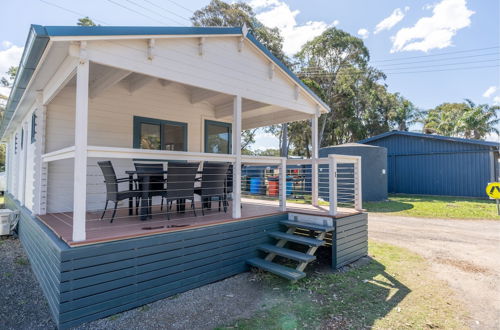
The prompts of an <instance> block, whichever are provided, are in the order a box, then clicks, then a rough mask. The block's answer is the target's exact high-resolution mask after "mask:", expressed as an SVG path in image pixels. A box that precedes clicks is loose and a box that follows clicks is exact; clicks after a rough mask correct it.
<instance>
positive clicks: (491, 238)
mask: <svg viewBox="0 0 500 330" xmlns="http://www.w3.org/2000/svg"><path fill="white" fill-rule="evenodd" d="M368 228H369V237H370V239H373V240H379V241H383V242H387V243H390V244H394V245H398V246H401V247H405V248H408V249H410V250H411V251H414V252H416V253H418V254H420V255H422V256H423V257H425V258H427V259H428V260H429V261H430V262H431V263H432V268H433V270H434V271H435V274H436V276H437V277H438V278H440V279H442V280H445V281H447V282H448V283H449V284H450V286H451V287H452V288H453V289H454V290H455V291H456V292H457V298H458V299H460V300H462V301H463V302H464V304H465V306H466V307H467V308H468V309H469V311H470V313H471V316H472V317H473V319H472V320H471V327H472V328H475V329H500V221H487V220H484V221H483V220H440V219H422V218H409V217H399V216H386V215H381V214H373V213H372V214H370V215H369V225H368Z"/></svg>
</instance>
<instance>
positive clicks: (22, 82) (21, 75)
mask: <svg viewBox="0 0 500 330" xmlns="http://www.w3.org/2000/svg"><path fill="white" fill-rule="evenodd" d="M244 30H245V29H244V28H243V27H173V26H41V25H31V27H30V31H29V34H28V39H27V40H26V45H25V47H24V51H23V55H22V57H21V62H20V65H19V69H18V72H17V75H16V79H15V80H14V84H13V86H12V89H11V92H10V96H9V99H8V102H7V106H6V108H5V112H4V117H3V119H2V122H1V123H0V137H3V134H4V132H5V129H6V128H7V125H8V123H9V122H10V120H11V119H12V117H13V115H14V112H15V111H16V109H17V106H18V105H19V101H20V100H21V98H22V96H23V95H24V92H25V90H26V87H27V86H28V84H29V82H30V80H31V78H32V76H33V73H34V71H35V69H36V67H37V66H38V63H39V61H40V58H41V57H42V55H43V53H44V51H45V48H46V46H47V43H48V42H49V39H50V38H51V37H64V36H66V37H81V36H142V35H144V36H152V35H242V34H244ZM246 37H247V39H248V40H250V41H251V42H252V43H253V44H254V45H255V46H256V47H257V48H258V49H259V50H261V51H262V52H263V53H264V54H265V55H266V56H267V57H269V58H270V59H271V60H272V61H273V62H274V63H275V64H276V65H278V66H279V67H280V68H281V69H282V70H283V71H284V72H285V73H286V74H287V75H288V76H290V78H292V80H294V81H295V82H296V83H297V84H299V85H300V86H301V87H302V88H303V89H304V90H306V91H307V93H308V94H310V95H311V96H312V97H313V98H314V99H315V100H316V101H317V102H318V103H319V104H321V105H322V106H323V107H324V108H325V109H327V110H328V111H330V107H329V106H328V105H327V104H326V103H324V102H323V101H322V100H321V98H319V96H317V95H316V94H315V93H314V92H313V91H312V90H311V89H309V87H307V86H306V85H305V84H304V83H303V82H302V81H301V80H300V78H299V77H297V76H296V75H295V74H294V73H293V72H292V71H291V70H290V69H289V68H288V67H287V66H286V65H285V64H283V62H281V61H280V60H279V59H278V58H277V57H276V56H274V55H273V54H272V53H271V51H269V49H267V48H266V47H265V46H264V45H263V44H262V43H260V42H259V41H258V40H257V39H256V38H255V37H254V36H253V35H252V34H251V33H250V32H249V33H248V34H247V35H246Z"/></svg>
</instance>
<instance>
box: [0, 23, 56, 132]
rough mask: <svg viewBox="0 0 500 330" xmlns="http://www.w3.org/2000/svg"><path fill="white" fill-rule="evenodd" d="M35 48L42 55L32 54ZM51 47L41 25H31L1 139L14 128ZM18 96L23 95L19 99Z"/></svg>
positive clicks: (7, 108) (6, 110)
mask: <svg viewBox="0 0 500 330" xmlns="http://www.w3.org/2000/svg"><path fill="white" fill-rule="evenodd" d="M35 43H36V45H35ZM35 46H36V47H39V48H40V49H42V51H41V54H39V53H40V52H36V53H35V54H32V49H33V47H35ZM51 46H52V43H51V42H50V39H49V37H48V36H47V34H46V31H45V29H44V28H43V27H42V26H40V25H31V27H30V32H29V34H28V38H27V40H26V44H25V46H24V51H23V54H22V56H21V62H20V64H19V69H18V72H17V75H16V78H15V80H14V83H13V85H12V89H11V92H10V95H9V99H8V102H7V105H6V107H5V112H4V116H3V118H2V121H1V122H0V138H1V139H3V137H4V133H5V132H6V131H7V129H10V127H11V126H12V125H11V121H12V119H14V118H15V115H16V113H17V110H18V108H19V105H21V104H22V102H23V101H24V99H25V95H26V94H25V92H26V91H27V90H29V88H30V87H31V85H32V84H33V79H32V78H33V77H34V76H36V74H37V73H38V71H39V69H40V65H39V63H41V62H43V61H45V58H46V56H47V54H48V52H49V50H50V48H51ZM37 57H38V58H37ZM28 61H32V62H34V63H28ZM26 80H27V81H28V83H27V85H26V86H25V87H20V86H19V84H20V82H22V81H26ZM17 94H21V95H20V96H19V97H18V96H17ZM16 98H17V99H16Z"/></svg>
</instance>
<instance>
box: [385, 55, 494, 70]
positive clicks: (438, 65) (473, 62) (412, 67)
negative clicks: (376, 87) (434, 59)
mask: <svg viewBox="0 0 500 330" xmlns="http://www.w3.org/2000/svg"><path fill="white" fill-rule="evenodd" d="M498 61H500V59H499V58H496V59H492V60H480V61H468V62H457V63H444V64H434V65H421V66H409V67H406V68H387V69H386V70H388V71H391V70H411V69H426V68H432V67H442V66H450V65H462V64H475V63H484V62H498Z"/></svg>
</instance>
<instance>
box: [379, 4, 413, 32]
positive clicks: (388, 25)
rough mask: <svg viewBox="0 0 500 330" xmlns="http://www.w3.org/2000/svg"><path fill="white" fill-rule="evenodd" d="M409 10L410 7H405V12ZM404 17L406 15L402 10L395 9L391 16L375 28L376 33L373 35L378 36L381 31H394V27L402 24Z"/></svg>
mask: <svg viewBox="0 0 500 330" xmlns="http://www.w3.org/2000/svg"><path fill="white" fill-rule="evenodd" d="M409 9H410V7H405V9H404V11H408V10H409ZM404 17H405V14H404V12H403V11H402V10H401V9H400V8H396V9H394V11H393V12H392V14H391V15H389V16H388V17H386V18H384V19H383V20H381V21H380V23H378V24H377V26H376V27H375V31H374V32H373V33H374V34H377V33H379V32H381V31H384V30H390V29H392V28H393V27H394V25H396V24H398V23H399V22H401V21H402V20H403V18H404Z"/></svg>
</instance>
